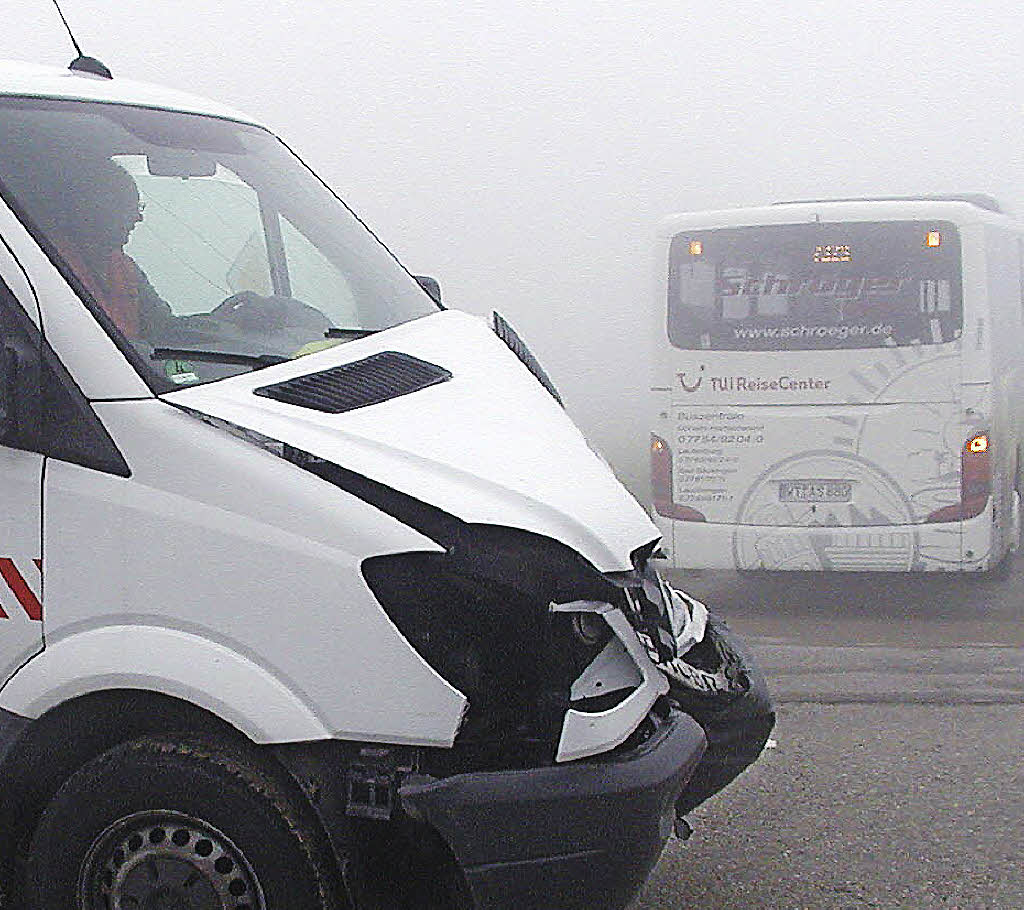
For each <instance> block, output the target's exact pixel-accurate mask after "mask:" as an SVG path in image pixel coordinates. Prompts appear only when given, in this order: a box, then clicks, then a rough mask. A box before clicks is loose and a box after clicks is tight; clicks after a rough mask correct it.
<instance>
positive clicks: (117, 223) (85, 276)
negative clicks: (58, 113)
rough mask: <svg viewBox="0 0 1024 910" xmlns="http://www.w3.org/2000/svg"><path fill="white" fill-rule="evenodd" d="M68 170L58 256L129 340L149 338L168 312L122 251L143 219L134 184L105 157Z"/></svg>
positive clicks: (118, 167) (140, 271) (161, 323)
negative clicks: (61, 257) (69, 171)
mask: <svg viewBox="0 0 1024 910" xmlns="http://www.w3.org/2000/svg"><path fill="white" fill-rule="evenodd" d="M70 170H71V174H70V175H69V176H70V179H69V180H68V183H67V184H66V186H65V196H64V199H65V208H64V211H63V213H62V217H61V222H62V223H61V225H60V228H59V233H58V236H57V238H56V239H57V246H58V248H59V250H60V253H61V255H62V256H63V257H64V259H65V261H66V262H67V264H68V265H69V266H70V267H71V269H72V271H73V272H74V273H75V275H76V276H77V277H78V279H79V280H80V281H81V282H82V284H83V285H85V287H86V289H87V290H88V291H89V293H90V294H92V296H93V297H94V298H95V299H96V302H97V303H99V305H100V306H101V307H103V309H104V311H105V312H106V314H107V315H108V316H109V317H110V319H111V321H112V322H113V323H114V325H116V326H117V328H118V329H119V330H120V331H121V332H122V333H123V334H124V335H125V336H126V337H127V338H129V339H130V340H132V341H138V340H143V339H148V338H152V337H153V336H154V335H155V334H157V333H158V332H159V329H160V327H161V326H163V325H165V324H166V323H167V322H168V321H170V320H171V318H172V312H171V308H170V306H168V304H167V303H166V301H164V300H163V298H162V297H161V296H160V295H159V294H158V293H157V292H156V290H155V289H154V288H153V285H152V284H150V282H149V279H148V278H146V275H145V273H144V272H143V271H142V269H140V268H139V266H138V265H137V264H136V263H135V260H134V259H132V257H131V256H129V255H128V254H127V253H126V252H125V251H124V247H125V244H126V243H127V242H128V238H129V236H130V235H131V232H132V231H133V230H134V229H135V227H136V225H138V224H139V222H141V221H142V210H143V206H142V205H141V204H140V200H139V191H138V188H137V187H136V185H135V181H134V180H133V179H132V177H131V175H130V174H129V173H128V172H127V171H126V170H125V169H124V168H122V167H121V166H120V165H119V164H117V163H116V162H114V161H112V160H111V159H109V158H100V159H96V160H94V161H90V162H78V163H76V165H75V167H74V168H73V169H70Z"/></svg>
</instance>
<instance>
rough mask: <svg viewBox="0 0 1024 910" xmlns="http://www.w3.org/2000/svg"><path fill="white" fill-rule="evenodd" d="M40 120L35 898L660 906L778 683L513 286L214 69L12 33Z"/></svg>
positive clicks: (32, 163)
mask: <svg viewBox="0 0 1024 910" xmlns="http://www.w3.org/2000/svg"><path fill="white" fill-rule="evenodd" d="M0 148H2V150H3V154H2V158H0V196H2V202H0V328H2V332H0V344H2V352H0V353H2V356H0V460H2V469H0V470H2V474H0V477H2V481H0V482H2V489H3V493H4V495H3V498H2V500H0V577H2V581H3V585H2V586H0V863H2V864H3V867H4V868H3V870H2V871H3V875H2V876H0V879H2V880H3V881H4V883H5V885H6V887H7V888H8V889H9V890H15V891H23V892H24V893H23V894H22V899H23V900H24V904H21V903H19V904H18V906H19V907H20V906H26V907H31V908H34V910H111V908H124V910H128V908H157V907H161V908H164V907H186V906H187V907H189V908H190V910H227V908H231V910H325V908H330V907H346V906H348V907H356V908H362V907H380V906H386V907H389V908H392V907H394V908H400V907H415V908H425V907H453V906H460V907H463V906H464V907H478V908H503V907H508V908H511V907H516V908H520V910H521V908H527V907H541V906H543V907H549V906H558V907H608V908H619V907H622V906H624V905H625V904H626V903H627V902H628V900H629V899H630V896H631V895H632V894H633V893H634V892H635V890H636V889H637V887H639V885H640V883H641V882H642V881H643V879H644V877H645V876H646V874H647V872H648V870H649V869H650V867H651V866H652V865H653V863H654V861H655V860H656V858H657V856H658V855H659V853H660V851H661V848H662V846H663V844H664V842H665V839H666V837H667V836H668V834H669V833H670V831H671V830H672V827H673V824H674V823H675V821H676V819H677V816H679V815H680V813H682V812H685V811H687V810H688V809H689V808H692V806H693V805H695V804H696V803H698V802H700V801H701V800H702V799H704V798H705V797H706V796H707V795H708V794H710V793H711V792H714V791H715V790H716V789H719V788H720V787H721V786H724V784H725V783H726V782H727V781H728V780H730V779H731V778H732V777H734V776H735V775H736V774H737V773H739V771H740V770H742V768H743V767H745V766H746V765H747V764H749V762H750V761H752V760H753V759H754V758H755V757H756V755H757V754H758V752H759V751H760V748H761V745H762V744H763V742H764V739H765V737H767V735H768V730H770V729H771V723H772V714H771V708H770V705H769V704H768V702H767V698H766V695H765V691H764V684H763V680H761V679H760V677H759V676H758V675H757V674H756V672H755V671H754V670H753V669H752V668H751V667H750V666H749V662H748V661H746V660H745V659H744V658H743V656H742V655H741V654H740V653H739V651H738V650H737V649H735V648H734V647H732V646H731V645H730V642H729V639H728V636H727V635H726V634H725V633H724V632H723V631H722V630H721V628H720V627H719V626H717V625H716V624H715V623H714V622H713V621H709V620H708V615H707V611H706V610H705V608H704V607H703V606H702V605H701V604H700V603H698V602H697V601H694V600H691V599H690V598H688V597H686V596H685V595H683V594H681V593H679V592H676V591H673V590H672V589H670V588H669V587H668V586H667V585H665V584H664V583H663V582H662V581H661V580H660V579H659V577H658V575H657V573H656V572H655V571H654V569H653V567H652V564H651V562H650V557H651V555H652V552H653V551H654V550H655V548H656V546H657V543H658V537H659V532H658V530H657V528H656V527H654V525H653V524H652V523H651V522H650V520H649V519H648V517H647V515H646V513H645V512H644V510H643V509H642V508H641V507H640V506H639V505H638V504H637V503H636V502H635V501H634V500H633V499H632V498H631V497H630V496H629V495H628V494H627V493H626V492H625V491H624V490H623V488H622V487H621V486H620V485H619V484H618V482H617V481H616V479H615V477H614V476H613V475H612V473H611V472H610V470H609V469H608V468H607V467H606V466H605V465H604V464H603V462H602V461H601V460H600V459H599V458H598V457H597V456H595V455H594V454H593V453H592V452H591V450H590V449H589V448H588V446H587V443H586V441H585V440H584V438H583V437H582V436H581V434H580V433H579V431H578V430H577V429H576V428H575V426H573V424H572V423H571V421H570V420H569V419H568V417H567V416H566V414H565V412H564V411H563V410H562V408H561V407H560V405H559V403H558V402H557V401H556V398H555V397H554V396H553V395H552V394H549V390H548V389H547V388H545V386H544V384H543V383H542V382H541V381H538V380H544V381H545V382H546V378H545V377H544V375H543V372H542V371H541V370H540V369H539V367H538V366H537V365H536V363H535V362H534V361H533V359H532V357H531V356H530V355H529V352H528V351H527V350H526V348H525V346H524V345H523V344H522V342H521V341H520V340H519V339H518V338H517V337H516V335H515V333H514V332H513V331H512V330H511V329H510V327H509V326H508V325H507V323H505V322H504V321H503V320H501V319H500V318H498V317H496V318H495V320H494V322H493V324H492V325H488V324H487V323H485V322H484V321H482V320H480V319H477V318H475V317H470V316H468V315H464V314H461V313H457V312H451V311H447V310H445V309H444V308H443V307H442V306H440V301H439V297H440V294H439V290H438V288H437V285H436V282H433V281H431V280H426V279H423V280H421V281H419V282H418V281H417V280H416V279H414V277H413V276H411V275H410V274H408V273H407V272H406V271H405V270H404V269H403V268H402V267H401V266H400V265H399V264H398V262H397V261H396V260H395V259H394V258H393V257H392V256H391V255H390V254H389V252H388V251H387V250H386V249H385V248H384V247H383V246H382V245H381V244H380V243H379V241H378V240H377V239H376V238H375V237H374V236H373V235H372V234H371V233H370V232H369V231H368V230H367V229H366V228H365V227H364V226H363V225H362V224H361V223H360V222H359V220H358V219H357V218H356V217H355V216H354V215H353V214H352V213H351V212H350V211H349V210H348V209H347V208H346V207H345V206H344V205H343V204H342V203H341V202H340V201H339V200H338V199H337V198H336V197H335V196H334V195H333V194H332V193H331V192H330V191H329V190H328V189H327V188H326V186H325V185H324V184H322V183H321V182H320V181H319V180H318V179H317V178H316V177H315V176H314V175H313V174H312V173H311V172H310V171H309V170H308V169H306V168H305V167H304V166H303V164H302V163H301V162H300V161H299V160H298V159H297V158H296V157H295V156H294V155H293V154H292V153H291V152H290V151H289V150H288V149H287V148H286V147H285V146H284V145H283V144H282V143H281V142H280V141H279V140H278V139H277V138H275V137H274V136H273V135H272V134H271V133H270V132H268V131H267V130H265V129H264V128H262V127H260V126H259V125H257V124H255V123H254V122H252V120H251V119H250V118H248V117H246V116H245V115H243V114H239V113H237V112H234V111H231V110H228V109H225V108H222V107H219V106H216V105H213V104H211V103H209V102H206V101H202V100H198V99H194V98H191V97H185V96H182V95H178V94H175V93H172V92H169V91H165V90H162V89H158V88H155V87H151V86H143V85H138V84H133V83H129V82H122V81H120V80H113V81H111V80H108V79H104V78H99V77H93V76H88V75H83V74H81V73H70V72H63V73H62V72H59V71H50V70H43V69H37V68H32V67H25V66H15V65H11V66H5V67H3V68H2V69H0ZM425 288H426V289H429V290H430V291H431V293H430V294H428V293H427V291H426V290H425ZM531 372H532V373H533V375H531ZM684 709H685V710H684ZM712 715H714V716H713V717H712ZM695 718H696V719H695ZM722 718H725V720H724V721H723V720H722ZM708 740H710V741H711V746H710V748H707V751H705V750H706V742H707V741H708ZM0 902H2V899H0Z"/></svg>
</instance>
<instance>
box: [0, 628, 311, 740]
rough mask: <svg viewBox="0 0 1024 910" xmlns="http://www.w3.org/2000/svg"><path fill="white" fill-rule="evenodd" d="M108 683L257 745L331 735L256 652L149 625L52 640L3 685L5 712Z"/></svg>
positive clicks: (40, 707)
mask: <svg viewBox="0 0 1024 910" xmlns="http://www.w3.org/2000/svg"><path fill="white" fill-rule="evenodd" d="M109 689H142V690H146V691H152V692H160V693H163V694H165V695H170V696H173V697H175V698H179V699H182V700H184V701H188V702H191V703H192V704H194V705H196V706H198V707H200V708H205V709H206V710H207V711H210V712H211V713H213V714H215V715H217V716H218V717H220V718H221V719H222V720H224V721H226V722H228V723H230V724H232V725H233V726H234V727H235V728H237V729H238V730H240V731H241V732H242V733H244V734H245V735H246V736H248V737H249V739H251V740H252V741H253V742H255V743H261V744H263V743H282V742H299V741H304V740H316V739H329V738H330V736H331V734H330V732H329V730H328V729H327V727H326V726H325V725H324V723H323V722H322V721H321V720H320V718H319V717H318V716H317V714H316V712H315V711H314V710H313V708H312V706H310V705H309V703H308V701H307V700H306V699H305V698H304V697H303V696H302V694H301V693H300V692H299V691H298V689H297V687H295V686H293V685H289V684H288V683H287V682H286V681H284V680H282V679H281V678H280V677H279V676H277V675H275V674H274V673H272V672H271V671H269V670H268V669H267V668H266V667H263V666H261V665H260V664H258V663H257V662H256V661H255V660H253V659H252V658H251V657H247V656H245V655H243V654H242V653H240V652H238V651H236V650H233V649H232V648H230V647H228V646H226V645H224V644H221V643H219V642H216V641H213V640H211V639H209V638H207V637H205V636H203V635H197V634H195V633H191V632H185V631H181V630H178V629H169V628H160V627H154V626H144V625H116V626H104V627H102V628H99V629H96V628H93V629H88V630H85V631H81V632H77V633H73V634H71V635H69V636H68V637H66V638H62V639H60V640H59V641H57V642H56V643H51V642H47V643H46V647H45V649H44V650H43V651H42V652H40V653H39V654H38V655H37V656H36V657H33V658H32V659H31V660H29V661H28V662H27V663H26V664H25V665H24V666H23V667H22V668H21V669H20V670H19V671H18V672H17V673H16V674H15V675H14V676H13V677H12V678H11V679H10V680H9V681H8V682H7V684H6V685H5V686H4V687H3V688H0V710H3V711H9V712H12V713H14V714H17V715H20V716H21V717H25V718H29V719H33V720H34V719H36V718H38V717H41V716H42V715H43V714H45V713H46V712H47V711H49V710H50V709H51V708H54V707H56V706H57V705H59V704H62V703H63V702H66V701H68V700H70V699H73V698H78V697H79V696H82V695H88V694H90V693H92V692H99V691H105V690H109Z"/></svg>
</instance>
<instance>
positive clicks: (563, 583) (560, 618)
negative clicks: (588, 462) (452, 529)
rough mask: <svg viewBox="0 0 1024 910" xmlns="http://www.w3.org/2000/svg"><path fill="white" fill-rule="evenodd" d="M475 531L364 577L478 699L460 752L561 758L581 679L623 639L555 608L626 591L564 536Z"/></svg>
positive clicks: (371, 562) (386, 560)
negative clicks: (558, 750)
mask: <svg viewBox="0 0 1024 910" xmlns="http://www.w3.org/2000/svg"><path fill="white" fill-rule="evenodd" d="M472 531H473V534H472V537H473V539H472V540H469V541H467V542H466V543H465V544H463V545H460V546H457V547H455V548H452V549H450V550H449V551H448V552H446V553H437V552H431V553H428V552H414V553H402V554H397V555H388V556H375V557H371V558H369V559H367V560H365V561H364V562H363V564H362V572H363V577H364V579H365V581H366V584H367V586H368V587H369V588H370V590H371V591H372V592H373V594H374V597H375V598H376V599H377V601H378V602H379V603H380V604H381V606H382V607H383V608H384V610H385V611H386V612H387V614H388V616H389V617H390V619H391V620H392V622H394V624H395V625H396V626H397V627H398V629H399V631H401V633H402V635H403V636H404V637H405V638H406V640H407V641H408V642H409V643H410V644H411V645H412V646H413V647H414V648H415V649H416V650H417V652H419V654H420V656H421V657H423V659H424V660H426V661H427V663H429V664H430V665H431V666H432V667H433V668H434V669H435V670H436V671H437V672H438V673H440V674H441V675H442V676H443V677H444V678H445V679H446V680H447V681H448V682H449V683H450V684H451V685H453V686H455V687H456V688H457V689H459V690H460V691H461V692H462V693H463V694H464V695H465V696H466V697H467V699H468V700H469V706H468V709H467V713H466V717H465V719H464V721H463V724H462V727H461V728H460V730H459V733H458V736H457V738H456V743H455V745H456V749H458V750H461V751H462V753H463V754H467V755H468V754H474V755H477V756H479V758H480V762H481V763H483V764H490V765H492V766H495V765H496V764H504V765H506V766H509V765H515V764H518V763H520V762H528V761H532V762H534V763H536V762H538V761H540V762H545V761H551V760H552V759H553V757H554V755H555V750H556V748H557V745H558V741H559V738H560V736H561V732H562V726H563V722H564V719H565V715H566V711H567V710H568V709H569V706H570V701H571V699H572V688H573V684H574V682H575V681H576V680H577V679H578V678H579V677H580V675H581V674H582V673H583V672H584V671H585V670H586V668H587V667H588V666H589V665H590V664H591V663H593V661H594V660H595V658H596V657H597V656H598V655H599V654H600V653H601V652H602V651H603V650H604V649H605V647H606V646H607V644H608V642H609V641H610V639H611V637H612V631H611V629H610V628H609V626H608V623H607V622H606V621H605V620H604V619H602V618H601V617H600V616H597V615H595V614H593V613H583V612H559V611H555V610H552V609H551V606H552V604H553V603H564V602H566V601H576V600H603V601H610V600H611V601H613V602H614V599H617V600H621V599H622V592H621V589H620V588H617V587H616V586H615V585H613V584H611V583H610V582H609V581H608V580H607V579H605V578H604V576H602V575H601V573H600V572H598V571H597V570H596V569H594V568H593V567H592V566H590V564H589V563H587V562H586V561H584V560H583V559H582V558H581V557H579V556H578V555H577V554H575V553H574V552H573V551H571V550H570V549H569V548H567V547H564V545H562V544H558V543H557V542H556V541H553V540H548V539H547V538H542V537H539V536H538V535H533V534H528V533H527V532H519V531H513V530H511V529H508V528H497V527H495V528H489V527H486V526H472ZM570 591H571V592H572V593H571V594H570V593H568V592H570Z"/></svg>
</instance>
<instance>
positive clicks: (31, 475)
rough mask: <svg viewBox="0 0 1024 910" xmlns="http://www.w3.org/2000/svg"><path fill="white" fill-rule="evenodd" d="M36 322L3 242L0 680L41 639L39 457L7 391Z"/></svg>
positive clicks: (34, 341)
mask: <svg viewBox="0 0 1024 910" xmlns="http://www.w3.org/2000/svg"><path fill="white" fill-rule="evenodd" d="M14 288H16V289H17V293H16V292H15V290H14ZM38 323H39V315H38V310H37V307H36V304H35V302H34V301H33V300H32V295H31V289H30V288H29V286H28V283H27V281H26V280H25V278H24V276H23V274H22V273H21V271H20V269H19V268H18V266H17V264H16V263H15V261H14V259H13V258H12V257H11V255H10V253H9V252H8V251H7V250H6V248H4V247H0V687H2V686H3V685H4V684H5V683H6V682H7V681H8V679H10V678H11V676H13V675H14V673H15V671H17V669H18V668H19V667H20V666H21V665H22V664H24V663H25V661H27V660H28V659H29V658H30V657H32V656H33V655H34V654H37V653H38V652H39V651H40V650H42V646H43V622H42V620H43V606H42V566H43V562H42V549H41V547H42V526H41V512H42V480H43V456H42V455H41V454H39V453H38V452H32V451H26V450H25V449H23V448H20V446H21V445H22V442H21V441H20V440H19V439H18V438H17V434H15V433H14V432H12V431H13V428H14V422H15V421H16V420H17V419H18V415H17V405H16V402H15V401H14V400H13V398H12V396H11V394H10V391H11V389H12V387H13V383H14V381H15V378H16V373H17V370H18V369H19V366H20V365H23V364H24V363H25V360H26V358H25V354H26V353H31V352H30V351H29V349H28V346H30V345H36V346H38V344H39V338H38ZM33 329H34V331H33Z"/></svg>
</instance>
